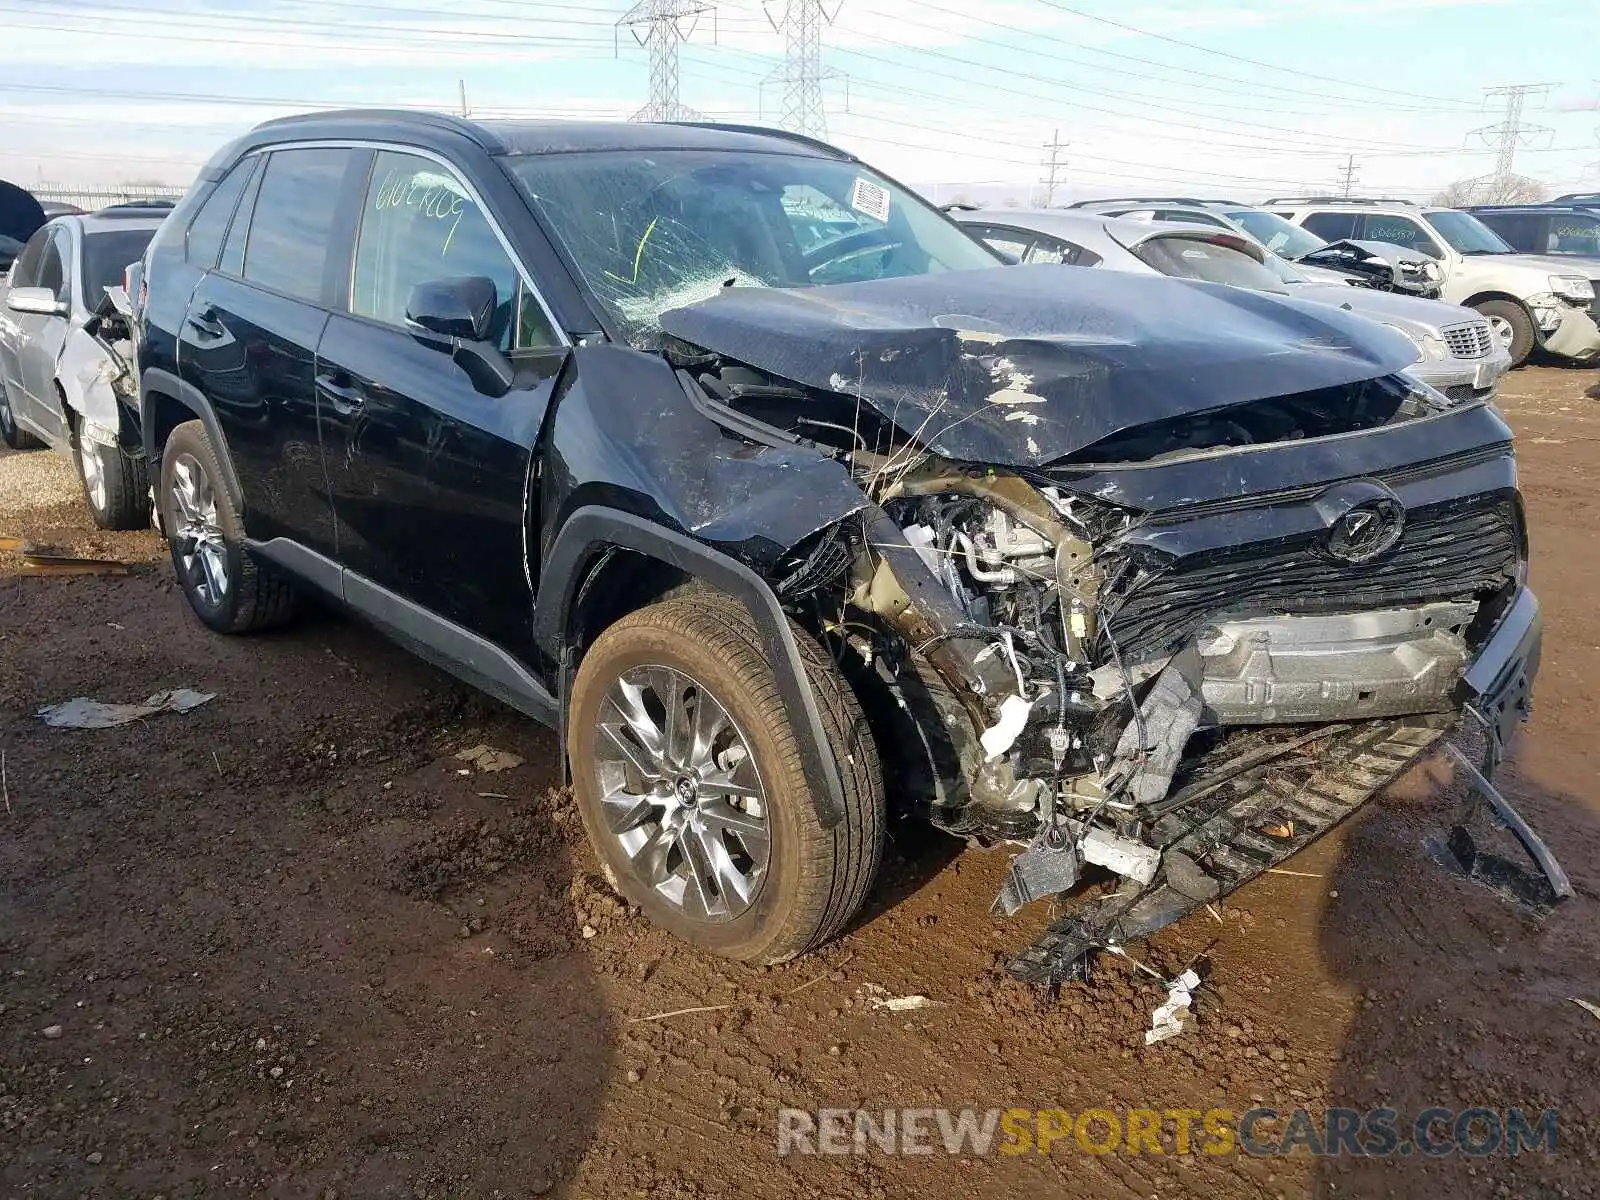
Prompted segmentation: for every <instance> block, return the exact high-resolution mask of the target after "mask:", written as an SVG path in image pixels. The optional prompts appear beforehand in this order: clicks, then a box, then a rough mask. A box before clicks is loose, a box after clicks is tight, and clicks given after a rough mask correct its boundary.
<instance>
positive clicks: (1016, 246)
mask: <svg viewBox="0 0 1600 1200" xmlns="http://www.w3.org/2000/svg"><path fill="white" fill-rule="evenodd" d="M962 228H963V229H965V230H966V231H967V232H968V233H970V234H972V236H973V237H976V238H980V239H982V240H983V241H984V242H986V243H987V244H988V245H989V247H990V248H991V249H993V250H998V251H999V252H1000V253H1001V254H1003V255H1005V256H1006V258H1007V259H1009V260H1010V261H1011V262H1013V263H1019V262H1021V261H1022V256H1023V255H1024V254H1026V253H1027V252H1028V247H1029V246H1031V245H1032V244H1033V235H1032V234H1028V233H1023V232H1021V231H1020V230H1016V229H1007V228H1006V227H1005V226H1003V225H966V224H963V225H962Z"/></svg>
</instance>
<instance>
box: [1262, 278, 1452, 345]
mask: <svg viewBox="0 0 1600 1200" xmlns="http://www.w3.org/2000/svg"><path fill="white" fill-rule="evenodd" d="M1287 289H1288V293H1289V295H1291V296H1293V297H1294V298H1295V299H1297V300H1313V301H1315V302H1316V303H1318V304H1337V305H1339V306H1341V307H1344V308H1348V309H1349V310H1350V311H1351V312H1353V313H1355V314H1356V315H1358V316H1362V317H1369V318H1371V319H1372V320H1374V321H1387V322H1388V323H1389V324H1391V325H1401V324H1403V325H1407V326H1411V327H1416V328H1422V329H1427V330H1428V331H1429V332H1432V333H1437V332H1438V331H1439V330H1440V329H1443V328H1444V327H1445V326H1447V325H1461V324H1464V323H1466V322H1468V321H1481V320H1483V318H1482V317H1481V316H1479V315H1478V314H1477V313H1476V312H1474V311H1473V310H1472V309H1470V308H1463V307H1462V306H1461V305H1459V304H1446V303H1445V302H1444V301H1442V300H1424V299H1423V298H1422V297H1420V296H1402V295H1399V294H1397V293H1395V292H1379V291H1374V290H1373V289H1372V288H1361V287H1350V286H1349V285H1348V284H1337V283H1298V284H1288V285H1287Z"/></svg>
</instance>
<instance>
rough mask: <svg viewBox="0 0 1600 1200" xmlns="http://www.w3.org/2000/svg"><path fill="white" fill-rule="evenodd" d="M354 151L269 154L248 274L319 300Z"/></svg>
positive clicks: (286, 291)
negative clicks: (342, 188)
mask: <svg viewBox="0 0 1600 1200" xmlns="http://www.w3.org/2000/svg"><path fill="white" fill-rule="evenodd" d="M349 162H350V151H348V150H340V149H332V148H330V149H314V150H279V151H277V152H276V153H274V154H273V155H272V156H271V157H270V158H268V159H267V166H266V171H265V173H264V174H263V175H262V177H261V188H260V190H259V191H258V192H257V194H256V206H255V212H254V213H253V215H252V216H251V219H250V240H249V244H248V248H247V250H246V252H245V258H244V277H245V278H246V279H248V280H249V281H250V282H251V283H257V284H260V285H261V286H262V287H268V288H272V289H274V290H275V291H279V292H283V293H284V294H286V295H289V296H295V297H298V298H299V299H301V300H308V301H311V302H312V303H316V302H318V301H320V300H321V299H322V276H323V269H324V267H325V266H326V264H327V261H328V242H329V238H330V236H331V235H332V233H333V221H334V213H335V211H336V210H337V208H338V205H339V190H340V185H341V184H342V183H343V182H344V173H345V168H346V166H347V165H348V164H349Z"/></svg>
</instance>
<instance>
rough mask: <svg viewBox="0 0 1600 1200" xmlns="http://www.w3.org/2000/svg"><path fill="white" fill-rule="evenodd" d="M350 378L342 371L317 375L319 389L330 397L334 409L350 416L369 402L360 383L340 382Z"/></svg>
mask: <svg viewBox="0 0 1600 1200" xmlns="http://www.w3.org/2000/svg"><path fill="white" fill-rule="evenodd" d="M349 378H350V377H349V376H348V375H346V374H344V372H342V371H340V372H337V373H333V374H324V375H318V376H317V388H318V390H319V391H321V392H322V393H323V394H325V395H326V396H327V397H328V401H329V402H330V403H331V404H332V405H333V411H334V412H336V413H339V414H340V415H341V416H349V415H350V414H351V413H353V412H355V410H356V409H358V408H360V407H361V406H362V405H363V404H365V403H366V402H367V397H366V393H365V392H363V391H362V390H361V385H360V384H356V383H342V382H340V380H348V379H349Z"/></svg>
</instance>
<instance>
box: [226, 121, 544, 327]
mask: <svg viewBox="0 0 1600 1200" xmlns="http://www.w3.org/2000/svg"><path fill="white" fill-rule="evenodd" d="M270 182H271V176H270V175H269V176H268V183H270ZM265 200H266V185H263V187H262V203H265ZM258 207H259V205H258ZM252 237H253V235H252ZM250 253H251V255H252V256H253V255H254V254H255V243H254V241H253V240H252V242H251V245H250ZM463 276H482V277H484V278H487V279H491V280H493V281H494V286H495V296H496V312H495V320H494V326H493V332H492V333H491V334H490V340H491V341H493V342H495V343H496V344H498V345H499V347H500V348H501V349H502V350H507V351H510V350H513V349H529V350H535V349H545V348H548V347H550V346H553V345H555V344H556V336H555V333H554V331H553V330H552V329H551V327H550V324H549V322H548V321H547V320H546V319H545V316H544V312H543V310H542V309H540V308H539V304H538V301H537V300H535V299H534V298H533V297H532V296H531V295H527V294H525V292H524V291H523V289H522V288H521V287H520V281H519V278H518V275H517V269H516V267H515V266H514V265H513V264H512V262H511V256H510V255H509V254H507V253H506V250H505V247H504V246H503V245H501V243H500V239H499V238H498V237H496V236H495V232H494V229H493V227H492V226H491V225H490V224H489V220H488V218H487V217H486V216H484V214H483V213H482V212H481V211H480V210H479V208H478V206H477V204H476V203H475V202H474V200H473V199H472V196H471V194H470V193H469V192H468V191H467V189H466V188H465V187H464V186H463V185H462V184H461V181H460V180H458V179H457V178H456V177H455V175H454V174H453V173H452V172H450V171H448V170H446V169H445V168H444V167H441V166H439V165H438V164H437V163H435V162H433V161H432V160H430V159H426V158H419V157H418V156H416V155H414V154H400V153H397V152H395V151H392V150H385V151H382V152H380V153H379V154H378V156H377V159H376V161H375V162H374V163H373V168H372V182H371V183H370V184H369V185H368V188H367V195H366V199H365V201H364V203H363V204H362V208H361V232H360V235H359V236H358V238H357V241H356V262H355V279H354V287H353V288H352V289H351V294H350V311H351V312H353V313H355V314H357V315H358V316H363V317H370V318H372V319H373V320H375V321H382V322H384V323H385V324H388V325H394V326H396V327H398V328H402V329H403V328H405V320H406V302H407V300H409V299H410V296H411V289H412V288H413V287H415V286H416V285H417V284H419V283H427V282H429V281H431V280H435V279H455V278H461V277H463ZM514 316H515V319H513V317H514Z"/></svg>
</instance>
